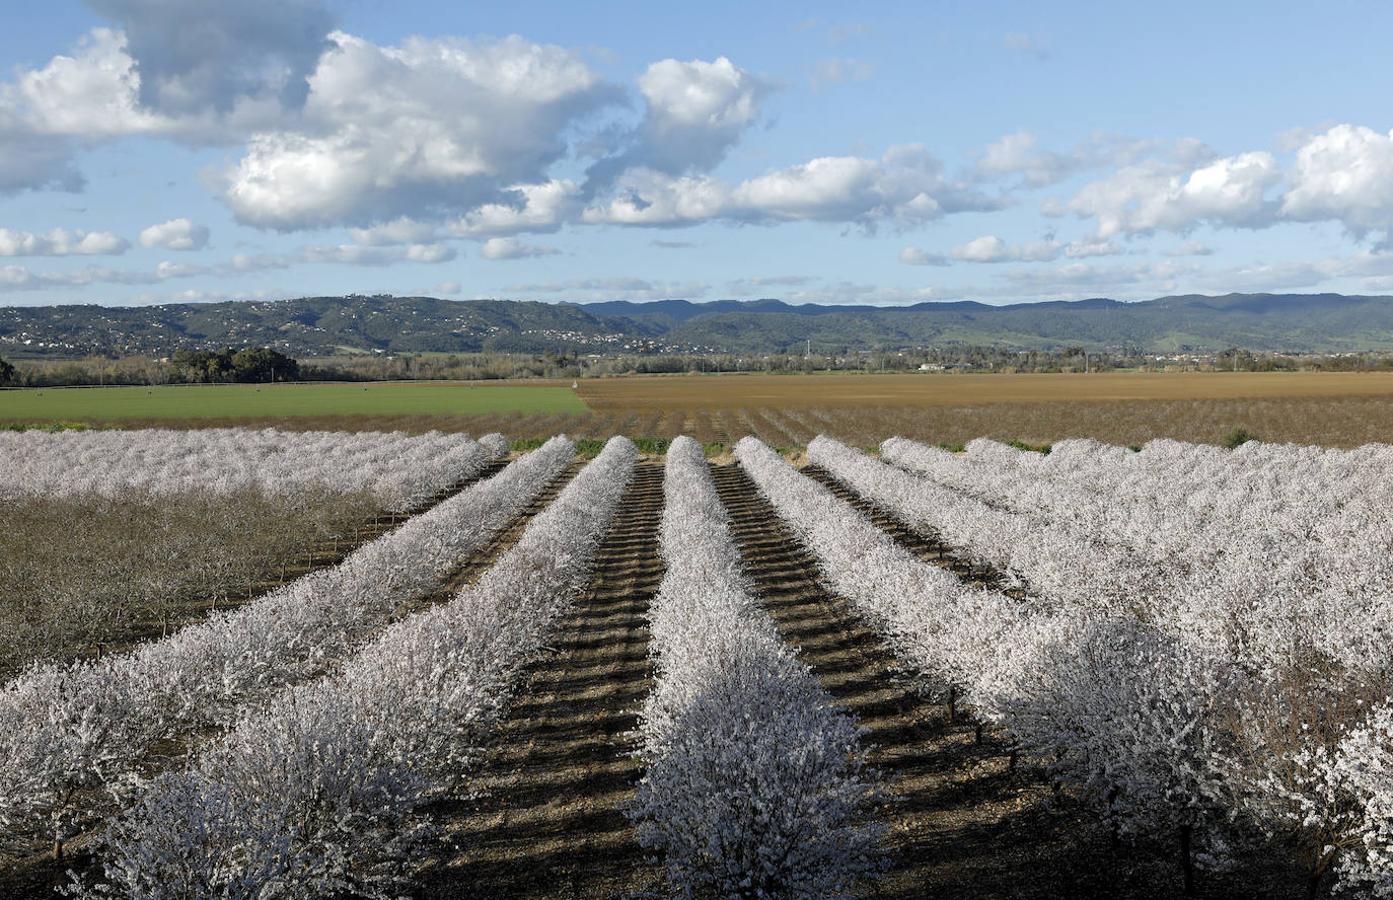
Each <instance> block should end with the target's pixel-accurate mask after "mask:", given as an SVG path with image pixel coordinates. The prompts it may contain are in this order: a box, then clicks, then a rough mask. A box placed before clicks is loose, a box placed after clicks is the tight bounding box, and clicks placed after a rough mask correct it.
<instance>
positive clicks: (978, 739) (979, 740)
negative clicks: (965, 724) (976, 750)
mask: <svg viewBox="0 0 1393 900" xmlns="http://www.w3.org/2000/svg"><path fill="white" fill-rule="evenodd" d="M975 743H978V744H980V743H982V723H981V722H978V723H977V734H976V738H975Z"/></svg>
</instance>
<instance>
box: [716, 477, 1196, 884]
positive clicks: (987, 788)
mask: <svg viewBox="0 0 1393 900" xmlns="http://www.w3.org/2000/svg"><path fill="white" fill-rule="evenodd" d="M714 474H715V478H716V484H717V489H718V491H719V493H720V496H721V500H722V501H723V502H724V503H725V505H726V508H727V509H728V510H729V511H730V515H731V518H732V523H731V525H732V533H733V535H734V537H735V539H736V542H737V545H738V546H739V548H740V552H741V556H742V558H743V560H744V563H745V566H746V570H747V571H748V573H749V575H750V576H751V578H752V579H753V580H754V582H755V584H756V586H757V587H758V589H759V591H760V596H761V598H762V600H763V602H764V604H765V607H766V608H767V609H768V610H769V612H770V614H771V615H772V616H773V617H774V620H775V623H776V624H777V626H778V628H779V631H780V632H781V633H782V634H783V636H784V637H785V639H787V640H788V641H789V642H790V643H791V644H792V645H793V646H795V647H797V648H798V649H799V655H800V656H801V657H802V659H803V660H804V661H805V662H806V663H808V664H809V665H810V666H811V667H812V668H813V671H814V673H815V674H816V675H817V677H818V679H819V681H820V682H821V683H822V686H823V687H824V688H825V689H826V690H827V691H828V693H829V694H831V695H832V697H833V698H835V699H836V700H837V702H838V703H839V704H841V705H842V706H843V707H845V708H846V709H848V710H850V711H851V712H852V713H854V714H855V715H856V716H857V718H858V719H859V721H860V724H861V726H862V727H863V728H864V729H865V734H864V736H863V738H862V742H863V745H864V746H865V748H866V750H867V755H868V758H869V761H870V763H871V765H872V766H874V767H875V768H877V769H879V770H880V771H881V772H882V773H883V774H884V777H885V780H886V783H887V786H888V787H889V789H890V791H891V792H892V794H893V795H895V799H894V800H893V801H892V802H891V804H890V805H889V807H888V808H887V810H886V811H885V812H884V813H883V815H884V816H885V818H886V820H887V821H888V823H889V826H890V828H889V832H888V836H887V840H886V850H887V854H888V861H889V870H888V872H887V874H886V875H885V877H884V878H883V879H881V880H880V881H879V882H878V883H877V884H875V885H871V886H869V887H868V889H867V891H866V895H867V896H873V897H894V898H911V897H924V896H932V897H973V898H1047V897H1049V898H1054V897H1099V898H1101V897H1124V896H1125V897H1154V896H1172V895H1173V893H1172V892H1171V891H1170V890H1168V889H1167V888H1166V887H1165V884H1166V881H1165V876H1164V874H1162V875H1160V877H1161V879H1162V880H1161V882H1160V884H1159V885H1158V883H1157V877H1158V873H1157V872H1155V871H1153V869H1154V866H1137V865H1136V864H1135V861H1129V862H1128V865H1127V868H1128V869H1129V870H1130V871H1129V872H1127V873H1126V874H1124V873H1122V872H1120V871H1119V870H1118V865H1119V862H1120V861H1119V860H1118V859H1117V858H1116V857H1115V856H1114V855H1113V854H1112V853H1111V851H1110V850H1108V849H1107V848H1108V841H1107V838H1106V837H1105V836H1103V835H1102V834H1101V828H1100V827H1099V825H1098V824H1097V821H1096V819H1094V818H1092V817H1090V816H1089V815H1088V814H1087V813H1086V811H1083V810H1079V809H1076V808H1073V806H1072V805H1071V804H1070V803H1068V802H1067V800H1059V799H1056V798H1054V796H1053V792H1052V790H1051V788H1050V785H1049V784H1048V783H1046V782H1045V781H1044V780H1043V779H1042V778H1041V776H1040V774H1039V773H1038V772H1037V771H1034V770H1031V769H1028V768H1026V767H1024V766H1019V767H1017V768H1016V769H1014V770H1012V769H1010V768H1008V757H1007V753H1006V751H1007V746H1006V744H1005V743H1004V741H1003V740H1002V739H1001V738H1000V736H999V735H996V734H993V733H992V732H991V731H990V730H988V731H987V733H986V734H985V735H984V739H983V743H981V744H978V743H977V742H976V735H975V732H976V729H975V727H974V725H973V724H971V723H970V722H967V721H965V720H963V719H962V718H960V719H959V721H958V722H956V723H950V722H948V719H947V710H946V708H945V707H944V706H943V705H941V704H938V703H934V702H930V701H929V700H926V699H925V698H923V697H922V696H920V695H919V694H918V693H917V692H916V691H915V690H914V688H913V687H912V685H911V684H910V681H909V679H908V678H907V677H906V676H905V675H904V674H903V673H901V672H900V671H899V667H898V666H897V664H896V662H895V660H894V658H893V656H892V655H891V653H890V651H889V650H888V649H887V648H886V646H885V645H884V643H883V642H882V641H881V640H880V638H879V637H878V636H876V635H875V634H874V633H873V632H872V631H871V630H870V628H869V627H867V626H866V625H865V624H864V623H863V622H862V621H861V620H860V619H859V618H858V617H857V616H856V615H855V614H854V613H853V611H852V610H851V608H850V607H849V606H848V604H847V603H846V601H845V600H843V599H842V598H840V597H837V596H835V595H833V594H831V593H830V592H829V591H827V590H826V589H825V588H824V587H823V586H822V584H821V583H820V580H819V577H818V572H817V566H816V562H815V560H814V558H813V557H812V556H811V554H809V553H808V552H807V551H806V550H805V549H804V548H803V547H802V545H801V544H800V543H799V542H798V541H797V539H796V538H795V537H794V535H793V533H792V532H791V531H790V530H789V529H788V528H787V527H786V526H785V525H784V524H783V523H782V522H781V521H780V520H779V518H778V516H777V514H776V513H775V512H774V510H773V508H772V507H771V506H770V505H769V504H768V503H767V502H766V501H765V500H764V499H763V498H762V497H761V496H760V495H759V493H758V491H757V490H756V488H755V486H754V484H753V482H751V481H750V480H749V478H748V476H747V475H746V474H745V473H744V471H743V470H742V469H741V468H740V467H739V465H738V464H732V465H726V466H717V467H714ZM878 519H879V521H878V522H877V524H879V525H881V527H884V528H887V530H890V531H892V532H893V536H894V537H895V538H896V539H897V540H899V541H900V542H901V543H902V544H903V545H904V546H906V547H907V548H908V549H910V550H911V551H912V552H915V553H916V554H917V555H919V556H920V558H922V559H925V560H926V561H930V562H936V563H939V564H942V565H948V566H952V565H954V564H955V563H954V561H953V560H952V559H951V557H949V556H946V555H945V554H944V553H943V549H944V548H942V547H939V546H937V545H935V544H933V543H932V542H931V541H928V540H925V539H922V538H920V537H918V536H917V535H914V534H911V533H909V532H908V531H906V530H904V529H900V528H897V527H895V526H894V523H893V522H889V521H887V520H885V519H883V518H879V517H878ZM958 566H959V568H961V564H958ZM964 574H966V573H965V572H964ZM1099 848H1102V849H1101V850H1100V849H1099ZM1158 886H1159V887H1160V888H1161V889H1160V890H1157V889H1156V888H1157V887H1158ZM1177 888H1178V885H1177ZM1175 893H1178V891H1176V892H1175Z"/></svg>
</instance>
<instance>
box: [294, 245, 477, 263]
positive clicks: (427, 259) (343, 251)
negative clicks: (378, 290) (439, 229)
mask: <svg viewBox="0 0 1393 900" xmlns="http://www.w3.org/2000/svg"><path fill="white" fill-rule="evenodd" d="M458 257H459V251H458V250H456V249H455V248H454V247H451V246H449V245H447V244H408V245H406V246H404V247H370V246H365V245H363V244H333V245H320V244H311V245H310V246H307V247H302V248H300V251H299V253H298V254H297V255H296V256H295V257H294V259H293V261H295V262H307V263H341V264H344V265H350V266H390V265H393V264H394V263H399V262H415V263H443V262H449V261H451V260H453V259H456V258H458Z"/></svg>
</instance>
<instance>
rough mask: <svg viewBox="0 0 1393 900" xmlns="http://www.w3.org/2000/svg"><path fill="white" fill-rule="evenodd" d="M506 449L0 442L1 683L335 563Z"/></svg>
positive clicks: (60, 439) (70, 437) (269, 437)
mask: <svg viewBox="0 0 1393 900" xmlns="http://www.w3.org/2000/svg"><path fill="white" fill-rule="evenodd" d="M499 441H501V438H500V439H499ZM485 444H488V446H486V445H485ZM504 449H506V446H505V445H499V444H498V442H496V441H486V442H484V443H479V442H475V441H471V440H468V439H461V438H460V437H459V436H458V435H444V434H426V435H421V436H417V437H412V436H408V435H405V434H334V433H323V432H319V433H315V432H303V433H302V432H282V431H274V430H264V431H250V430H246V429H214V430H206V431H187V432H184V431H161V430H150V431H90V432H61V433H47V432H42V431H26V432H6V433H0V460H3V461H4V462H3V464H0V508H3V526H4V527H3V528H0V633H3V634H5V635H6V636H7V638H8V639H7V640H4V641H0V679H3V678H6V677H9V676H12V675H13V674H15V672H16V671H17V670H18V669H19V668H20V667H22V666H23V665H25V664H27V663H29V662H32V661H34V660H36V659H66V658H71V657H73V656H76V655H80V654H84V653H85V654H89V655H90V654H98V653H101V652H103V650H106V649H110V648H112V647H119V646H121V645H123V644H128V643H130V642H131V641H134V640H138V639H140V638H142V637H144V636H145V635H147V634H148V633H150V632H151V631H154V632H156V633H160V632H163V631H166V630H168V629H169V628H172V627H177V626H178V625H179V624H180V623H182V622H184V621H187V620H189V619H192V618H196V617H198V616H200V615H202V614H203V612H204V610H205V609H206V608H207V607H209V606H213V607H217V606H224V605H227V603H228V602H230V601H241V600H244V599H246V598H248V597H249V596H251V595H253V594H254V593H256V592H258V591H260V590H264V589H265V587H266V583H267V582H269V581H277V582H279V581H284V580H286V579H287V578H289V577H292V574H293V573H294V572H295V571H296V570H297V569H303V568H306V567H308V566H310V565H315V564H323V563H326V562H328V561H329V560H331V559H332V558H333V557H334V556H336V555H338V554H340V553H342V552H345V551H346V550H348V549H350V548H351V547H352V546H354V545H355V544H356V543H357V542H358V541H359V540H360V536H359V531H360V529H363V528H364V527H365V526H367V525H369V523H372V522H373V521H375V520H381V517H382V516H383V515H384V514H390V515H391V516H400V515H402V514H404V513H406V512H408V511H410V510H412V509H419V508H422V507H424V506H428V505H430V504H431V503H433V502H434V501H435V499H436V498H438V497H439V496H441V494H442V493H445V492H448V491H449V490H451V489H453V488H455V487H456V486H458V485H459V484H460V483H461V481H462V480H464V479H468V478H470V477H472V476H474V475H476V474H477V473H478V472H480V471H481V470H482V468H483V467H484V466H485V465H486V464H487V463H488V462H489V461H490V460H492V459H494V458H495V457H496V456H497V455H498V453H499V452H501V451H502V450H504ZM388 521H390V519H389V520H388Z"/></svg>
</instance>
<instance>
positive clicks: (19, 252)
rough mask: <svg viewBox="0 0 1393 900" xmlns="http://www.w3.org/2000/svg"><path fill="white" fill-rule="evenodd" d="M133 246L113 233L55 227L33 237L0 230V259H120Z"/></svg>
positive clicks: (23, 232)
mask: <svg viewBox="0 0 1393 900" xmlns="http://www.w3.org/2000/svg"><path fill="white" fill-rule="evenodd" d="M130 246H131V245H130V242H129V241H127V240H126V239H125V238H122V237H120V236H118V235H115V234H112V233H111V232H110V231H68V230H67V229H64V228H55V229H53V230H52V231H50V232H49V233H48V234H34V233H33V232H29V231H12V230H10V229H8V228H0V256H117V255H120V254H122V253H125V252H126V250H128V249H129V248H130Z"/></svg>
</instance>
